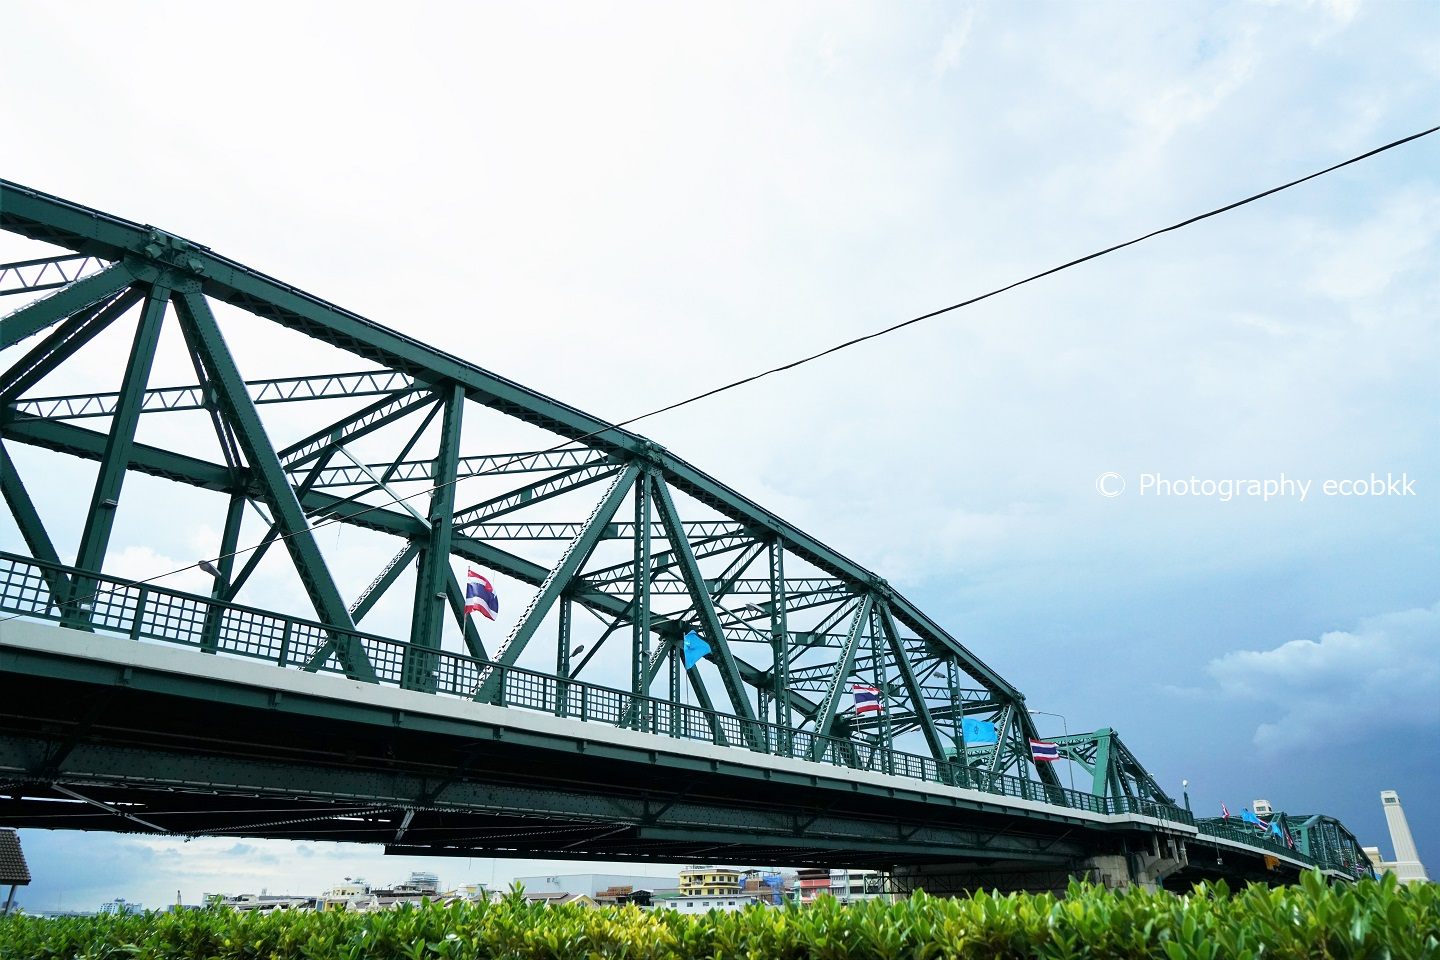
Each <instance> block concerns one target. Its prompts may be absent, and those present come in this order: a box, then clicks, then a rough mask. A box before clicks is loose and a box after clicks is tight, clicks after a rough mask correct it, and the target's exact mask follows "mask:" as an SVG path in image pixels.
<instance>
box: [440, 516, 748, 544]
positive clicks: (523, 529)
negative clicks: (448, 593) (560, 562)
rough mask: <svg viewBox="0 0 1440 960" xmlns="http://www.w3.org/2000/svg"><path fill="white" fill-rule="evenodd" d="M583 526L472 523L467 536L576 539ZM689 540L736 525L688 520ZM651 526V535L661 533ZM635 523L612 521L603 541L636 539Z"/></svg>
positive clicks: (602, 535) (721, 533)
mask: <svg viewBox="0 0 1440 960" xmlns="http://www.w3.org/2000/svg"><path fill="white" fill-rule="evenodd" d="M584 526H585V525H584V524H583V523H574V522H569V521H564V522H558V523H547V522H541V521H536V522H531V523H518V522H517V523H471V524H467V525H466V527H465V533H466V535H467V536H471V537H474V538H475V539H477V540H566V541H569V540H574V539H575V538H576V537H577V536H578V535H579V534H580V531H581V530H582V529H583V528H584ZM683 526H684V531H685V536H686V537H687V538H688V540H703V539H706V538H709V537H716V536H723V535H725V534H726V533H730V532H733V531H734V530H735V528H736V524H733V523H730V522H729V521H724V520H719V521H717V520H689V521H686V522H685V523H684V525H683ZM658 532H659V530H658V529H656V527H655V525H654V524H652V525H651V536H654V535H655V534H656V533H658ZM634 538H635V524H634V523H632V522H630V521H628V520H621V521H612V522H610V523H607V524H605V528H604V529H603V530H601V531H600V539H602V540H633V539H634Z"/></svg>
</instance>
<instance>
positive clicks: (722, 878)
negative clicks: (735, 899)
mask: <svg viewBox="0 0 1440 960" xmlns="http://www.w3.org/2000/svg"><path fill="white" fill-rule="evenodd" d="M739 892H740V871H739V870H732V869H730V868H729V867H701V866H694V867H686V868H685V869H684V870H681V871H680V896H682V897H723V896H730V895H734V894H738V893H739Z"/></svg>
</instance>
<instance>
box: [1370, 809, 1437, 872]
mask: <svg viewBox="0 0 1440 960" xmlns="http://www.w3.org/2000/svg"><path fill="white" fill-rule="evenodd" d="M1380 805H1381V806H1382V807H1383V808H1384V809H1385V822H1386V824H1387V825H1388V826H1389V827H1390V845H1391V846H1392V847H1394V848H1395V859H1394V860H1382V859H1381V858H1380V848H1379V847H1366V848H1365V855H1366V856H1367V857H1369V858H1370V862H1371V863H1373V864H1374V865H1375V869H1376V870H1378V871H1381V872H1385V873H1393V874H1395V879H1397V880H1399V881H1400V882H1401V883H1424V882H1425V881H1426V880H1428V879H1429V877H1427V876H1426V875H1425V867H1424V866H1423V865H1422V864H1421V863H1420V851H1419V850H1417V849H1415V838H1414V837H1413V836H1411V834H1410V824H1409V823H1408V822H1406V820H1405V811H1404V810H1403V809H1402V808H1401V807H1400V795H1399V794H1398V793H1396V792H1395V791H1394V790H1381V791H1380Z"/></svg>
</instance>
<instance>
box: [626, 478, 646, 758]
mask: <svg viewBox="0 0 1440 960" xmlns="http://www.w3.org/2000/svg"><path fill="white" fill-rule="evenodd" d="M649 663H650V473H649V471H648V470H643V469H642V470H641V472H640V476H639V478H638V480H637V481H636V483H635V600H634V613H633V615H632V617H631V620H630V693H631V695H632V696H634V697H636V698H637V699H636V700H635V701H634V703H635V709H634V710H632V711H631V713H632V717H631V721H632V723H633V724H634V725H635V729H637V730H645V729H647V728H648V726H649V721H650V718H649V716H648V713H649V711H648V710H647V709H646V707H645V703H646V701H644V700H642V699H639V698H641V697H645V696H647V695H648V694H649V692H650V678H649V677H648V676H647V675H646V674H647V667H648V666H649Z"/></svg>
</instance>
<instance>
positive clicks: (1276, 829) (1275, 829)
mask: <svg viewBox="0 0 1440 960" xmlns="http://www.w3.org/2000/svg"><path fill="white" fill-rule="evenodd" d="M1270 832H1271V833H1273V834H1275V836H1277V837H1279V838H1280V839H1281V840H1284V839H1285V828H1284V827H1282V826H1280V818H1279V817H1276V818H1275V819H1274V820H1271V821H1270Z"/></svg>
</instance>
